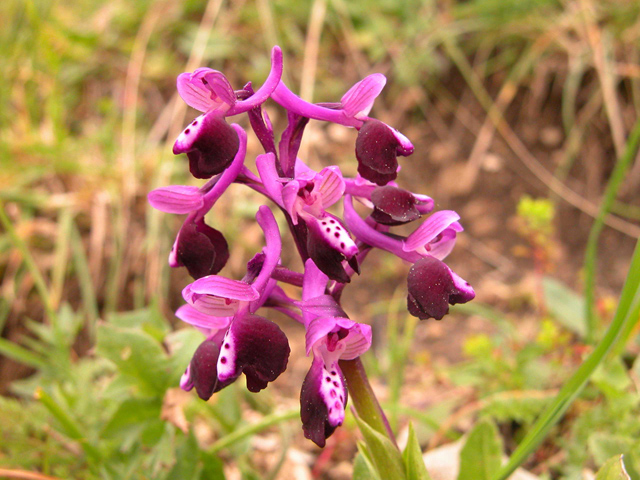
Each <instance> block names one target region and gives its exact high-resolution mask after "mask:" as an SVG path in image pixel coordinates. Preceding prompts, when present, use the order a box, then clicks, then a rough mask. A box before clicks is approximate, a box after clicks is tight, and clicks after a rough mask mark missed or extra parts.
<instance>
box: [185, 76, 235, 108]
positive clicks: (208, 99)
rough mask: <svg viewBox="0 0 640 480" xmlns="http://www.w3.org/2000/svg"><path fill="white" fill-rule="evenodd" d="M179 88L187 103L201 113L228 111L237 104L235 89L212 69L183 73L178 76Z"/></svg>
mask: <svg viewBox="0 0 640 480" xmlns="http://www.w3.org/2000/svg"><path fill="white" fill-rule="evenodd" d="M203 80H204V81H203ZM205 82H206V83H205ZM177 88H178V94H179V95H180V96H181V97H182V99H183V100H184V101H185V103H186V104H187V105H189V106H190V107H193V108H195V109H196V110H199V111H201V112H208V111H210V110H219V109H220V110H223V111H226V110H228V109H229V107H230V106H232V105H233V104H234V103H235V95H234V93H233V88H232V87H231V85H230V84H229V82H228V80H227V79H226V77H225V76H224V75H223V74H222V73H220V72H218V71H217V70H213V69H211V68H198V69H197V70H195V71H194V72H193V73H181V74H180V75H178V81H177Z"/></svg>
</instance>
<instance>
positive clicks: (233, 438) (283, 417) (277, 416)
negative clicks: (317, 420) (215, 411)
mask: <svg viewBox="0 0 640 480" xmlns="http://www.w3.org/2000/svg"><path fill="white" fill-rule="evenodd" d="M298 415H300V410H299V409H297V408H296V409H293V410H287V411H286V412H282V413H272V414H271V415H267V416H266V417H264V418H263V419H262V420H260V421H259V422H256V423H252V424H250V425H246V426H244V427H242V428H238V429H237V430H234V431H233V432H232V433H230V434H229V435H226V436H224V437H222V438H221V439H220V440H218V441H217V442H215V443H214V444H213V445H211V448H209V450H208V452H209V453H216V452H219V451H220V450H222V449H223V448H227V447H230V446H231V445H233V444H234V443H237V442H239V441H241V440H244V439H245V438H247V437H250V436H251V435H254V434H256V433H258V432H261V431H262V430H266V429H267V428H269V427H272V426H274V425H278V424H280V423H282V422H286V421H288V420H293V419H294V418H297V417H298Z"/></svg>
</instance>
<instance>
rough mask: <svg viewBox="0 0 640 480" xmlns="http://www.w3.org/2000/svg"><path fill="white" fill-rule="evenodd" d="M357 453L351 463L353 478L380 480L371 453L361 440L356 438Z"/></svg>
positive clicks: (354, 479) (357, 479)
mask: <svg viewBox="0 0 640 480" xmlns="http://www.w3.org/2000/svg"><path fill="white" fill-rule="evenodd" d="M357 445H358V454H357V455H356V459H355V461H354V463H353V477H352V478H353V480H380V476H379V475H378V472H376V467H375V465H374V464H373V460H372V459H371V454H370V453H369V450H368V449H367V446H366V445H365V443H364V442H363V441H362V440H358V444H357Z"/></svg>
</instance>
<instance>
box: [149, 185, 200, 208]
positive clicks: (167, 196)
mask: <svg viewBox="0 0 640 480" xmlns="http://www.w3.org/2000/svg"><path fill="white" fill-rule="evenodd" d="M147 199H148V200H149V203H150V204H151V206H152V207H153V208H155V209H156V210H160V211H161V212H165V213H177V214H182V213H190V212H193V211H195V210H198V209H199V208H200V207H201V206H202V194H201V193H200V189H199V188H198V187H192V186H187V185H170V186H168V187H162V188H156V189H155V190H152V191H151V192H149V194H148V195H147Z"/></svg>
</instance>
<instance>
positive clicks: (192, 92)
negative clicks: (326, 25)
mask: <svg viewBox="0 0 640 480" xmlns="http://www.w3.org/2000/svg"><path fill="white" fill-rule="evenodd" d="M281 77H282V51H281V50H280V48H279V47H274V48H273V50H272V52H271V72H270V73H269V76H268V77H267V79H266V80H265V82H264V84H263V85H262V87H261V88H260V89H259V90H258V91H256V92H255V93H253V94H252V95H251V96H249V97H248V98H246V99H245V100H238V99H237V96H238V94H237V92H235V91H234V90H233V88H232V87H231V84H230V83H229V81H228V80H227V78H226V77H225V76H224V75H223V74H222V73H220V72H219V71H217V70H213V69H211V68H198V69H196V70H195V71H194V72H193V73H182V74H180V75H179V76H178V81H177V87H178V93H179V94H180V96H181V97H182V99H183V100H184V101H185V102H186V103H187V105H189V106H190V107H193V108H195V109H196V110H199V111H201V112H204V113H203V114H202V115H200V116H199V117H197V118H196V119H195V120H194V121H193V122H191V124H189V126H187V128H185V129H184V130H183V131H182V133H181V134H180V135H179V136H178V138H177V140H176V142H175V144H174V145H173V153H174V154H175V155H178V154H180V153H186V154H187V157H188V158H189V170H190V171H191V174H192V175H193V176H194V177H196V178H209V177H211V176H213V175H216V174H218V173H220V172H222V171H224V169H225V168H227V167H228V166H229V164H230V163H231V162H232V161H233V158H234V156H235V155H236V152H237V151H238V147H239V140H238V136H237V135H236V132H234V130H233V128H231V126H230V125H229V124H228V123H227V122H226V121H225V117H229V116H233V115H238V114H240V113H244V112H248V111H250V110H252V109H254V108H256V107H259V106H260V105H262V104H263V103H264V102H265V101H266V100H267V99H268V98H269V96H270V95H271V94H272V93H273V91H274V90H275V88H276V86H277V85H278V83H279V82H280V78H281ZM240 92H241V93H243V94H244V93H246V91H245V90H241V91H240Z"/></svg>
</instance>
